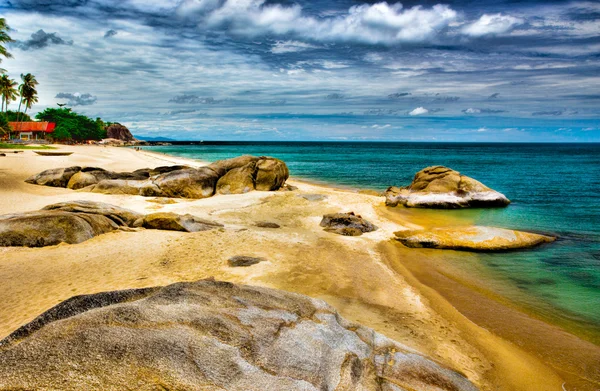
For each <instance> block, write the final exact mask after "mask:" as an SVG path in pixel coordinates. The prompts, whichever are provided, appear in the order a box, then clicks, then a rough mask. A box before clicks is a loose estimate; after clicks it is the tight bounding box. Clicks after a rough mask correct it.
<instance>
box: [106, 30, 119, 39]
mask: <svg viewBox="0 0 600 391" xmlns="http://www.w3.org/2000/svg"><path fill="white" fill-rule="evenodd" d="M117 34H119V32H118V31H117V30H108V31H107V32H106V33H104V38H110V37H114V36H115V35H117Z"/></svg>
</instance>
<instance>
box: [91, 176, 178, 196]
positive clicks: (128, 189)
mask: <svg viewBox="0 0 600 391" xmlns="http://www.w3.org/2000/svg"><path fill="white" fill-rule="evenodd" d="M89 190H90V191H91V192H93V193H102V194H129V195H141V196H145V197H164V196H166V194H165V193H163V192H162V190H161V189H160V188H159V187H158V186H156V184H154V183H153V182H152V181H150V180H148V179H147V180H143V181H140V180H125V179H108V180H104V181H100V182H99V183H98V184H96V185H94V186H92V187H90V188H89Z"/></svg>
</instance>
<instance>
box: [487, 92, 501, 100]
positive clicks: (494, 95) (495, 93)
mask: <svg viewBox="0 0 600 391" xmlns="http://www.w3.org/2000/svg"><path fill="white" fill-rule="evenodd" d="M499 96H500V93H499V92H494V93H493V94H492V95H490V96H488V99H496V98H498V97H499Z"/></svg>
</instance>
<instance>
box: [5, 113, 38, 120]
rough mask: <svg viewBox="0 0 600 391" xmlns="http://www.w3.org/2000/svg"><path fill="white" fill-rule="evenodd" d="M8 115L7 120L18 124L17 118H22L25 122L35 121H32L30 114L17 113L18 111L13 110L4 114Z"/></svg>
mask: <svg viewBox="0 0 600 391" xmlns="http://www.w3.org/2000/svg"><path fill="white" fill-rule="evenodd" d="M4 114H5V115H6V119H7V120H8V121H9V122H17V119H18V118H17V117H19V118H21V120H23V121H26V122H28V121H33V119H31V117H30V116H29V114H23V113H17V112H16V111H13V110H8V111H6V112H5V113H4Z"/></svg>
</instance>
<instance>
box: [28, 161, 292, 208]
mask: <svg viewBox="0 0 600 391" xmlns="http://www.w3.org/2000/svg"><path fill="white" fill-rule="evenodd" d="M288 176H289V171H288V169H287V166H286V165H285V163H284V162H282V161H281V160H278V159H274V158H270V157H260V158H259V157H255V156H240V157H237V158H234V159H227V160H220V161H217V162H214V163H212V164H211V165H209V166H206V167H200V168H192V167H188V166H162V167H156V168H153V169H150V168H144V169H140V170H136V171H133V172H111V171H106V170H103V169H101V168H98V167H85V168H83V169H82V168H81V167H70V168H64V169H62V168H61V169H53V170H47V171H44V172H42V173H40V174H38V175H35V176H32V177H31V178H29V179H28V180H27V182H28V183H34V184H38V185H46V186H57V187H68V188H69V189H73V190H78V189H86V190H87V191H92V192H95V193H103V194H130V195H141V196H146V197H178V198H193V199H197V198H206V197H211V196H212V195H214V194H215V192H218V193H219V194H240V193H246V192H249V191H252V190H255V189H256V190H265V191H271V190H278V189H279V188H281V186H283V185H284V183H285V181H286V180H287V178H288Z"/></svg>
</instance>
